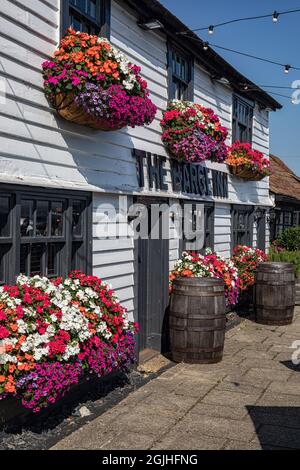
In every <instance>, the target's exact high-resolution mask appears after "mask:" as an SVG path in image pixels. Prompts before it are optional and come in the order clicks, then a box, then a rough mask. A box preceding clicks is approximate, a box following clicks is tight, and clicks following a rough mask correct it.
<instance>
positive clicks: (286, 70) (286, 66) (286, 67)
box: [187, 36, 300, 74]
mask: <svg viewBox="0 0 300 470" xmlns="http://www.w3.org/2000/svg"><path fill="white" fill-rule="evenodd" d="M187 37H189V38H190V39H194V41H199V42H201V43H202V44H203V50H204V51H207V50H208V49H209V47H215V48H216V49H222V50H223V51H228V52H233V53H234V54H239V55H242V56H244V57H250V58H251V59H255V60H260V61H262V62H267V63H269V64H273V65H278V66H280V67H283V69H284V73H285V74H288V73H289V71H290V70H300V67H296V66H295V65H290V64H284V63H282V62H276V61H275V60H272V59H266V58H264V57H259V56H256V55H253V54H249V53H247V52H241V51H237V50H235V49H230V48H229V47H224V46H219V45H218V44H211V43H209V42H208V41H202V39H200V38H199V39H197V38H196V37H193V36H187Z"/></svg>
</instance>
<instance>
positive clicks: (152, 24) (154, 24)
mask: <svg viewBox="0 0 300 470" xmlns="http://www.w3.org/2000/svg"><path fill="white" fill-rule="evenodd" d="M138 26H139V27H140V28H142V29H144V30H145V31H152V30H154V29H162V28H163V27H164V25H163V24H162V23H161V22H160V21H158V20H157V19H151V20H148V21H139V22H138Z"/></svg>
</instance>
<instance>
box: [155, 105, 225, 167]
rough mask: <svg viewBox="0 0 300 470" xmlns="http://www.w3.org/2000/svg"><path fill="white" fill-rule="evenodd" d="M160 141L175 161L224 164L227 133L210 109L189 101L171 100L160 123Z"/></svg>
mask: <svg viewBox="0 0 300 470" xmlns="http://www.w3.org/2000/svg"><path fill="white" fill-rule="evenodd" d="M161 127H162V130H163V134H162V141H163V143H164V145H165V146H166V148H167V149H168V151H169V152H170V154H171V156H172V157H173V158H175V159H176V160H178V161H187V162H203V161H204V160H206V159H210V160H212V161H216V162H219V163H222V162H224V160H225V159H226V156H227V146H226V144H225V140H226V138H227V134H228V131H227V129H226V128H225V127H223V126H222V125H221V122H220V119H219V118H218V116H216V114H215V113H214V112H213V110H212V109H209V108H205V107H204V106H201V105H199V104H196V103H191V102H189V101H178V100H173V101H171V102H170V103H169V104H168V107H167V110H166V111H165V112H164V113H163V119H162V121H161Z"/></svg>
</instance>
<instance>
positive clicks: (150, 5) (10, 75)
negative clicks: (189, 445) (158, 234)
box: [0, 0, 281, 351]
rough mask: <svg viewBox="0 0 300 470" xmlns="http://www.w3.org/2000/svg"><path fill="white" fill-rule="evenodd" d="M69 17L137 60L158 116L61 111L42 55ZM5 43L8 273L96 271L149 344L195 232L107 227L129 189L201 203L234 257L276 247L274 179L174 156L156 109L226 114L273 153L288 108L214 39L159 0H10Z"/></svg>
mask: <svg viewBox="0 0 300 470" xmlns="http://www.w3.org/2000/svg"><path fill="white" fill-rule="evenodd" d="M70 25H72V26H73V27H74V29H76V30H81V31H87V32H89V33H93V34H95V33H96V34H99V35H101V36H105V37H107V38H108V39H109V40H110V41H111V42H112V43H113V44H114V45H115V46H116V47H117V48H118V49H119V50H121V51H122V52H124V53H125V54H126V55H127V56H128V57H129V59H130V60H131V61H132V63H134V64H137V65H139V66H141V68H142V72H141V73H142V76H143V78H144V79H145V80H147V82H148V87H149V89H150V93H151V99H152V100H153V102H154V103H155V104H156V106H157V107H158V112H157V115H156V118H155V120H154V121H153V123H152V124H151V125H150V126H147V127H146V126H144V127H136V128H133V129H132V128H125V129H122V130H120V131H114V132H102V131H95V130H93V129H90V128H88V127H85V126H81V125H78V124H74V123H71V122H68V121H66V120H64V119H62V118H60V117H59V116H58V114H57V112H56V110H54V109H52V108H51V106H50V105H49V103H48V101H47V99H46V97H45V95H44V93H43V81H42V73H41V63H42V62H43V61H44V60H46V59H49V58H50V57H52V56H53V53H54V50H55V49H56V48H57V46H58V43H59V41H60V38H61V37H62V35H63V34H64V33H65V32H66V29H67V28H68V27H69V26H70ZM182 31H187V32H188V34H185V35H180V34H178V33H179V32H182ZM195 38H196V39H197V40H195ZM0 41H1V46H2V47H1V49H2V50H3V51H5V54H4V55H2V57H1V64H2V67H1V70H0V83H1V91H2V90H3V89H4V90H5V95H4V96H2V95H1V117H0V120H1V125H0V140H1V145H0V169H1V170H0V282H1V284H4V283H12V282H14V280H15V277H16V275H18V274H19V273H20V272H22V273H25V274H27V275H32V274H35V273H38V274H42V275H46V276H49V277H54V276H57V275H62V276H64V275H67V273H68V272H69V271H70V270H72V269H81V270H83V271H85V272H86V273H93V274H94V275H97V276H99V277H100V278H102V279H103V280H105V281H107V282H109V283H110V284H111V285H112V286H113V288H114V290H115V292H116V294H117V295H118V297H119V299H120V301H121V303H122V304H123V305H124V306H125V307H126V308H127V309H128V312H129V314H130V317H131V318H135V320H137V321H139V322H140V325H141V332H140V334H139V350H140V351H143V350H146V349H155V350H159V349H160V348H161V333H162V328H163V321H164V314H165V309H166V306H167V304H168V274H169V271H170V270H171V269H172V268H173V266H174V263H175V261H176V260H177V259H178V258H179V257H180V255H181V252H182V250H183V249H185V248H186V240H184V239H183V240H182V239H181V240H179V239H178V238H177V237H176V233H175V230H174V226H175V223H176V217H175V216H176V214H175V216H174V214H170V217H169V224H170V238H169V239H164V238H163V237H162V238H161V239H158V240H151V239H140V240H135V239H134V237H133V236H132V237H127V236H126V235H124V236H121V237H114V236H106V237H104V236H101V230H99V227H100V226H101V224H106V223H107V221H108V222H109V213H110V212H109V210H108V209H109V208H111V207H114V208H115V209H116V211H118V209H119V205H120V204H121V202H120V201H122V200H123V199H122V198H126V202H127V206H128V207H129V206H130V205H131V204H133V203H134V202H137V203H143V204H144V205H146V206H147V207H149V209H150V206H151V204H162V203H166V204H168V205H169V206H172V205H174V204H175V203H177V204H180V205H181V206H182V207H184V205H185V204H187V203H188V204H192V205H193V207H195V206H196V205H197V204H201V205H203V206H201V207H203V208H204V211H202V213H201V214H202V215H201V217H204V219H203V223H204V243H203V245H204V246H203V247H202V248H205V247H211V248H212V249H213V250H216V251H218V252H219V253H220V254H221V255H223V256H225V257H229V256H230V254H231V251H232V249H233V247H234V246H235V245H237V244H245V245H250V246H253V247H259V248H261V249H263V250H268V247H269V231H270V229H269V219H268V212H269V209H270V207H272V200H271V199H270V195H269V178H264V179H263V180H261V181H247V180H243V179H241V178H238V177H235V176H232V175H231V174H230V173H229V171H228V167H227V166H226V165H225V164H220V163H213V162H210V161H206V162H205V163H203V164H188V163H184V164H180V163H177V162H175V161H172V160H171V159H170V156H169V155H168V153H167V152H166V149H165V147H164V146H163V144H162V142H161V128H160V119H161V118H162V112H163V111H164V110H165V109H166V107H167V103H168V100H170V99H174V98H176V99H180V100H189V101H194V102H196V103H199V104H201V105H203V106H205V107H209V108H212V109H213V110H214V112H215V113H216V114H217V115H218V116H219V117H220V120H221V123H222V125H224V126H225V127H227V128H228V130H229V134H228V139H227V142H226V143H227V144H231V143H232V142H234V141H236V140H240V141H244V142H245V141H247V142H251V143H252V145H253V148H255V149H258V150H260V151H262V152H263V153H264V154H265V155H266V156H268V155H269V113H270V112H272V111H276V109H280V108H281V105H280V104H279V103H278V102H277V101H275V100H274V99H273V98H272V97H271V96H269V95H268V94H267V93H266V92H265V91H263V90H261V89H260V88H259V87H258V86H256V85H254V83H252V82H251V81H249V80H248V79H247V78H246V77H244V76H243V75H242V74H241V73H240V72H239V71H238V70H236V69H235V68H234V67H232V66H231V65H230V64H229V63H228V62H226V61H225V60H224V59H223V58H222V57H221V56H220V55H218V54H217V53H216V52H214V51H213V50H212V49H210V48H209V49H208V50H204V48H203V46H204V43H203V42H202V41H201V40H199V38H198V36H195V34H194V33H193V32H192V31H189V30H188V28H187V26H186V25H184V24H183V23H182V22H181V21H180V20H179V19H177V18H176V17H175V16H174V15H173V14H171V13H170V12H169V11H168V10H167V9H166V8H164V7H163V6H162V5H161V3H159V2H158V1H157V0H138V1H134V0H120V1H119V0H86V1H85V2H82V1H80V0H63V1H60V0H51V1H50V0H43V1H42V0H31V1H30V2H22V3H21V2H18V3H16V4H14V3H13V2H9V1H5V2H1V15H0ZM195 216H196V217H197V213H196V212H195ZM157 217H158V218H159V215H157ZM120 220H121V219H120ZM153 222H157V221H152V223H153ZM119 223H120V224H125V225H126V224H130V223H131V218H130V217H129V216H128V219H127V220H124V219H122V221H119ZM100 228H101V227H100ZM125 228H126V227H125ZM121 233H124V234H126V230H125V231H124V232H122V230H121Z"/></svg>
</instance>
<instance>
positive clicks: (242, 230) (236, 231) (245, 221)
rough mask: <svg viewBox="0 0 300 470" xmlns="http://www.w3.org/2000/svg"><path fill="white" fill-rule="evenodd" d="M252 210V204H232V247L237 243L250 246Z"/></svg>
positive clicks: (252, 220)
mask: <svg viewBox="0 0 300 470" xmlns="http://www.w3.org/2000/svg"><path fill="white" fill-rule="evenodd" d="M253 212H254V209H253V207H252V206H233V208H232V214H231V231H232V237H231V239H232V248H234V247H235V246H237V245H247V246H252V241H253V223H254V216H253Z"/></svg>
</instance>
